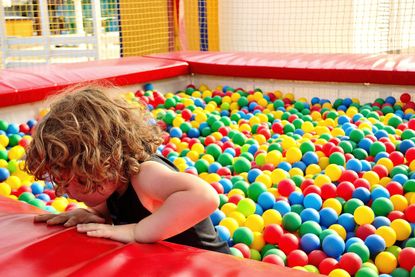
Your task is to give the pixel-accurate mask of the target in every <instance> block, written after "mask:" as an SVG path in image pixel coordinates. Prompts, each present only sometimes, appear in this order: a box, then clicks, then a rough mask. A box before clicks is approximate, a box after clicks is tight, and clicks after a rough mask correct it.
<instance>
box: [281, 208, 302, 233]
mask: <svg viewBox="0 0 415 277" xmlns="http://www.w3.org/2000/svg"><path fill="white" fill-rule="evenodd" d="M282 226H283V227H284V229H286V230H288V231H291V232H293V231H296V230H298V228H300V226H301V217H300V216H299V215H298V214H297V213H294V212H288V213H286V214H285V215H284V216H283V218H282Z"/></svg>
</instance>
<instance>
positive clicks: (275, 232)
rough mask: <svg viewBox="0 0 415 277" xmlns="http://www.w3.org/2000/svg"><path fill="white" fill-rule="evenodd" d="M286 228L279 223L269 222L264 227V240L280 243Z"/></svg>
mask: <svg viewBox="0 0 415 277" xmlns="http://www.w3.org/2000/svg"><path fill="white" fill-rule="evenodd" d="M283 233H284V230H283V229H282V228H281V226H280V225H278V224H269V225H267V226H266V227H265V228H264V232H263V235H264V240H265V242H266V243H270V244H278V242H279V240H280V238H281V236H282V235H283Z"/></svg>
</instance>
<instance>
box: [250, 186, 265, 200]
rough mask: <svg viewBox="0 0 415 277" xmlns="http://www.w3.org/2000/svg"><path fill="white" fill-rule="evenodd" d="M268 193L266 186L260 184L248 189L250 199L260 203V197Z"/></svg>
mask: <svg viewBox="0 0 415 277" xmlns="http://www.w3.org/2000/svg"><path fill="white" fill-rule="evenodd" d="M266 191H267V187H266V186H265V185H264V184H262V183H260V182H254V183H252V184H251V185H250V186H249V187H248V197H249V198H251V199H252V200H254V201H255V202H256V201H258V197H259V195H261V194H262V193H264V192H266Z"/></svg>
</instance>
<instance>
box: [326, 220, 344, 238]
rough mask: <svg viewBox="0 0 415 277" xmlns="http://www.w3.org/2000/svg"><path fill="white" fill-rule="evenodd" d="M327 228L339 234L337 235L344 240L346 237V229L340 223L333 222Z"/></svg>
mask: <svg viewBox="0 0 415 277" xmlns="http://www.w3.org/2000/svg"><path fill="white" fill-rule="evenodd" d="M329 229H331V230H333V231H335V232H336V233H337V234H339V236H340V237H341V238H342V239H343V240H345V239H346V233H347V232H346V229H344V227H343V226H341V225H340V224H333V225H331V226H330V227H329Z"/></svg>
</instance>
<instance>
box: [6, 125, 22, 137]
mask: <svg viewBox="0 0 415 277" xmlns="http://www.w3.org/2000/svg"><path fill="white" fill-rule="evenodd" d="M6 133H7V134H17V133H19V125H17V124H15V123H10V124H9V126H7V129H6Z"/></svg>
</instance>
